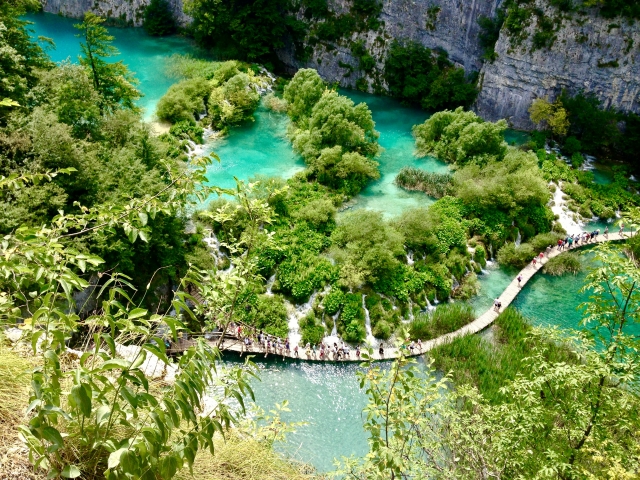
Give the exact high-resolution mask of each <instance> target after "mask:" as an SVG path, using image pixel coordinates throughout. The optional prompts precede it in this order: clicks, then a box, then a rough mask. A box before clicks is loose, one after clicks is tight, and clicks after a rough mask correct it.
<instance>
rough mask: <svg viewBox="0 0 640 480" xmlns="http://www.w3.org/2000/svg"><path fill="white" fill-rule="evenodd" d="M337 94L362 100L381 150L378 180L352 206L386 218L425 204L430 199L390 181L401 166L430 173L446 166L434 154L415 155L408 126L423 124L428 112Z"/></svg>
mask: <svg viewBox="0 0 640 480" xmlns="http://www.w3.org/2000/svg"><path fill="white" fill-rule="evenodd" d="M340 93H342V94H343V95H346V96H347V97H349V98H351V99H352V100H353V101H354V102H355V103H356V104H358V103H360V102H365V103H366V104H367V105H368V106H369V109H370V110H371V113H372V115H373V120H374V121H375V122H376V130H377V131H378V132H380V138H379V140H378V141H379V143H380V146H381V147H382V148H383V149H384V150H383V151H382V153H381V154H380V156H379V157H378V158H377V159H376V160H377V161H378V162H380V179H379V180H376V181H375V182H371V183H370V184H369V185H368V186H367V188H365V189H364V190H363V191H362V193H361V194H360V195H358V196H357V197H356V201H357V203H356V205H355V206H354V208H356V209H357V208H367V209H370V210H379V211H381V212H383V213H384V215H385V216H386V217H387V218H390V217H394V216H397V215H399V214H400V213H402V212H403V211H404V210H406V209H407V208H413V207H417V206H428V205H431V204H432V203H433V199H432V198H430V197H428V196H427V195H425V194H424V193H422V192H407V191H406V190H403V189H401V188H399V187H397V186H396V185H394V183H393V181H394V179H395V177H396V175H397V174H398V172H399V171H400V169H401V168H402V167H404V166H410V167H419V168H422V169H425V170H428V171H430V172H438V173H443V172H447V171H448V170H449V167H448V166H447V165H446V164H445V163H444V162H441V161H440V160H437V159H436V158H434V157H426V158H416V156H415V154H414V151H415V148H414V140H413V136H412V134H411V128H412V127H413V126H414V125H417V124H419V123H423V122H424V121H425V120H426V119H427V118H429V114H428V113H426V112H424V111H423V110H419V109H417V108H409V107H405V106H403V105H401V104H400V102H398V101H396V100H394V99H392V98H389V97H380V96H376V95H369V94H366V93H361V92H356V91H353V90H342V91H341V92H340Z"/></svg>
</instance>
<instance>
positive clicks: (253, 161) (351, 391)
mask: <svg viewBox="0 0 640 480" xmlns="http://www.w3.org/2000/svg"><path fill="white" fill-rule="evenodd" d="M27 18H28V19H29V20H31V21H33V22H35V25H34V27H33V28H34V30H35V34H36V35H43V36H47V37H50V38H52V39H53V40H54V41H55V42H56V44H57V49H56V50H54V51H51V52H49V54H50V55H51V57H52V58H53V60H55V61H60V60H64V59H66V58H69V57H70V58H71V60H72V61H75V59H76V58H77V55H78V53H79V42H78V39H77V38H76V37H74V34H75V31H74V29H73V27H72V26H73V23H75V22H77V21H76V20H69V19H65V18H62V17H58V16H55V15H47V14H38V15H29V16H28V17H27ZM111 31H112V34H113V35H115V37H116V41H115V45H116V46H117V47H118V49H119V50H120V51H121V53H122V56H121V58H123V59H124V60H125V63H127V64H128V65H129V67H130V68H131V70H132V71H134V72H136V75H137V76H138V78H139V79H140V88H141V90H142V92H143V93H144V94H145V97H144V98H143V99H142V100H141V102H140V105H141V106H142V107H144V108H145V111H146V115H147V118H149V117H150V116H151V115H152V111H153V108H154V107H155V103H156V102H157V100H158V99H159V98H160V97H161V96H162V95H163V93H164V92H165V91H166V89H167V88H168V87H169V85H170V84H171V83H172V79H171V78H168V77H167V76H166V75H165V73H164V71H165V65H166V59H167V58H168V57H169V56H170V55H171V54H173V53H194V52H195V50H194V49H193V46H192V45H191V44H190V43H189V42H188V41H187V40H185V39H183V38H179V37H170V38H162V39H158V38H152V37H148V36H147V35H145V33H144V32H143V31H142V30H139V29H112V30H111ZM343 93H345V94H347V95H348V96H350V97H351V98H353V99H354V100H355V101H356V102H360V101H365V102H366V103H367V104H368V105H369V107H370V108H371V110H372V112H373V118H374V120H375V121H376V123H377V125H376V128H377V130H378V131H379V132H380V144H381V145H382V146H383V147H384V148H385V151H384V152H383V153H382V154H381V156H380V158H379V161H380V170H381V179H380V180H379V181H377V182H374V183H372V184H371V185H370V186H369V187H368V188H367V189H366V190H365V191H364V192H363V193H362V194H361V195H360V196H359V197H358V204H357V206H356V208H372V209H377V210H381V211H384V212H385V214H386V215H388V216H393V215H397V214H398V213H401V211H402V210H403V209H405V208H408V207H413V206H416V205H428V204H429V203H430V199H429V198H428V197H427V196H426V195H423V194H421V193H413V194H411V193H407V192H404V191H402V190H401V189H398V188H397V187H395V186H394V185H393V179H394V177H395V175H396V174H397V172H398V171H399V170H400V168H402V167H403V166H405V165H413V166H418V167H421V168H426V169H428V170H431V171H438V172H442V171H446V170H447V167H446V165H445V164H443V163H441V162H439V161H437V160H435V159H433V158H427V159H416V158H415V157H414V155H413V151H414V149H413V138H412V137H411V127H412V126H413V125H415V124H417V123H421V122H423V121H424V120H425V119H426V118H427V114H426V113H424V112H422V111H420V110H416V109H411V108H406V107H403V106H401V105H400V104H399V103H397V102H396V101H394V100H392V99H389V98H384V97H375V96H372V95H365V94H362V93H358V92H350V91H349V92H343ZM287 121H288V120H287V118H286V116H284V115H280V114H276V113H273V112H270V111H267V110H265V109H263V108H260V109H259V110H258V112H257V113H256V121H255V122H254V123H250V124H247V125H245V126H242V127H240V128H237V129H234V130H233V131H232V132H231V134H230V135H229V136H228V137H227V138H225V139H223V140H221V141H218V142H216V143H215V144H213V145H212V146H211V148H213V149H214V150H215V151H216V152H217V153H218V154H219V156H220V157H221V159H222V164H221V165H218V166H214V167H213V168H212V169H211V170H210V172H209V180H210V181H211V182H212V183H215V184H217V185H220V186H224V187H230V186H233V185H234V181H233V176H234V175H235V176H237V177H238V178H241V179H247V178H249V177H250V176H253V175H256V174H263V175H279V176H282V177H288V176H291V175H293V174H294V173H295V172H296V171H298V170H301V169H302V168H303V167H304V164H303V162H302V161H301V159H300V158H299V157H298V156H296V155H295V154H294V153H293V151H292V150H291V146H290V144H289V142H288V141H287V140H286V138H284V133H285V131H286V127H287ZM506 139H507V141H508V142H509V143H511V142H516V143H522V142H523V141H526V135H525V134H522V133H521V132H511V131H509V132H507V135H506ZM585 262H588V257H585ZM514 274H515V271H512V270H506V269H502V268H499V267H497V266H490V267H488V268H487V273H486V274H483V275H480V276H479V278H480V282H481V285H482V291H481V294H480V295H479V296H478V297H477V298H476V299H474V300H473V302H472V304H473V306H474V308H475V309H476V311H477V312H478V313H480V312H483V311H485V310H486V309H487V308H489V307H490V306H491V304H492V303H493V299H494V298H495V297H497V296H498V295H499V294H500V293H501V292H502V291H503V290H504V288H505V287H506V286H507V285H508V284H509V282H510V281H511V280H512V279H513V276H514ZM583 281H584V273H582V274H579V275H577V276H575V277H574V276H564V277H549V276H546V275H542V274H538V275H537V276H536V277H535V278H534V279H532V280H531V281H530V282H529V284H528V285H527V286H526V287H525V288H524V289H523V291H522V293H521V294H520V295H519V297H518V298H517V300H516V302H515V306H516V307H517V308H518V309H520V310H521V311H522V312H523V313H524V314H525V315H527V316H528V317H529V318H530V319H531V321H532V323H534V324H537V325H550V324H555V325H560V326H562V327H565V328H578V327H579V323H580V314H579V312H578V311H577V310H576V307H577V306H578V305H579V303H580V302H582V301H583V300H584V295H580V294H578V293H577V292H578V290H579V288H580V287H581V286H582V283H583ZM639 333H640V332H639ZM228 361H232V362H235V361H237V359H235V360H234V359H229V360H228ZM259 365H260V367H261V378H262V381H261V382H254V389H255V392H256V398H257V402H258V404H259V405H260V406H262V407H263V408H264V409H265V410H269V409H272V408H273V405H274V404H275V403H277V402H281V401H282V400H284V399H288V400H289V407H290V409H291V412H290V413H287V414H285V415H284V418H285V420H288V421H295V422H298V421H306V422H308V425H307V426H305V427H300V428H299V429H298V431H297V432H295V433H293V434H291V435H290V437H289V441H288V442H287V444H286V445H285V446H283V449H284V450H285V451H286V452H287V453H289V454H291V455H292V456H294V457H296V458H300V459H302V460H304V461H307V462H310V463H312V464H313V465H315V466H316V467H317V468H318V469H320V470H321V471H328V470H331V469H332V468H333V466H332V462H333V459H334V458H335V457H340V456H342V455H350V454H356V455H361V454H363V453H364V452H365V451H366V448H367V444H366V436H365V432H364V430H363V429H362V418H361V412H362V407H363V406H364V405H365V404H366V397H365V395H364V394H363V393H362V392H361V391H360V389H359V385H358V382H357V379H356V376H355V375H354V373H355V371H356V369H357V368H358V367H357V366H356V365H337V364H321V365H319V364H312V365H311V364H306V363H303V362H299V363H289V362H287V363H284V362H282V361H281V360H278V359H273V360H269V361H264V362H263V361H260V362H259Z"/></svg>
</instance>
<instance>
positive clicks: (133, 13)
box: [40, 0, 191, 27]
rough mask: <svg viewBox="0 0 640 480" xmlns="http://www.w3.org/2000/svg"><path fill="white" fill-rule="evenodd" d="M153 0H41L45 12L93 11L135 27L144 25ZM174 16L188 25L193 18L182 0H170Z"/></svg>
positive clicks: (76, 13)
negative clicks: (187, 12)
mask: <svg viewBox="0 0 640 480" xmlns="http://www.w3.org/2000/svg"><path fill="white" fill-rule="evenodd" d="M150 1H151V0H40V2H41V3H42V8H43V10H44V11H45V12H48V13H55V14H59V15H63V16H65V17H74V18H80V17H82V16H83V15H84V13H85V12H93V13H95V14H96V15H99V16H101V17H104V18H110V19H115V20H118V21H120V22H122V23H124V24H127V25H132V26H134V27H140V26H142V21H143V18H144V9H145V8H146V6H147V5H149V2H150ZM168 2H169V5H170V7H171V11H172V12H173V16H174V17H175V18H176V21H177V22H178V23H179V24H180V25H188V24H189V22H190V21H191V18H190V17H189V16H188V15H185V14H184V12H183V11H182V0H168Z"/></svg>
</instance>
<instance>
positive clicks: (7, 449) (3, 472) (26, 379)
mask: <svg viewBox="0 0 640 480" xmlns="http://www.w3.org/2000/svg"><path fill="white" fill-rule="evenodd" d="M2 340H3V339H2V337H1V336H0V366H1V367H0V478H2V479H6V480H13V479H16V480H18V479H20V480H23V479H40V478H42V479H44V478H46V472H44V471H42V472H41V474H40V475H39V474H37V473H34V471H33V469H32V467H31V464H30V463H29V457H28V451H27V449H26V447H25V446H24V445H23V444H22V442H21V441H20V439H19V438H18V430H17V429H18V425H20V424H21V423H22V422H23V420H24V411H25V408H26V406H27V405H28V404H29V384H30V380H31V378H30V376H29V374H28V371H29V369H31V368H33V362H32V361H31V360H30V359H28V358H23V357H21V356H19V355H18V354H17V353H15V352H14V351H12V350H10V349H9V348H6V347H5V346H3V345H2V343H1V342H2Z"/></svg>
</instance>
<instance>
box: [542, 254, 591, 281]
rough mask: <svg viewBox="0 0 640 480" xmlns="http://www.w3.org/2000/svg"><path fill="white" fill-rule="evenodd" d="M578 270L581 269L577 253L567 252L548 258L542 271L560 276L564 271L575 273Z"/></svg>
mask: <svg viewBox="0 0 640 480" xmlns="http://www.w3.org/2000/svg"><path fill="white" fill-rule="evenodd" d="M580 270H582V264H581V263H580V258H579V257H578V254H577V253H574V252H567V253H563V254H562V255H558V256H557V257H554V258H552V259H551V260H549V261H548V262H547V263H546V264H545V266H544V268H543V270H542V271H543V272H544V273H548V274H549V275H556V276H560V275H564V274H565V273H573V274H574V275H576V274H577V273H578V272H579V271H580Z"/></svg>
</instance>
